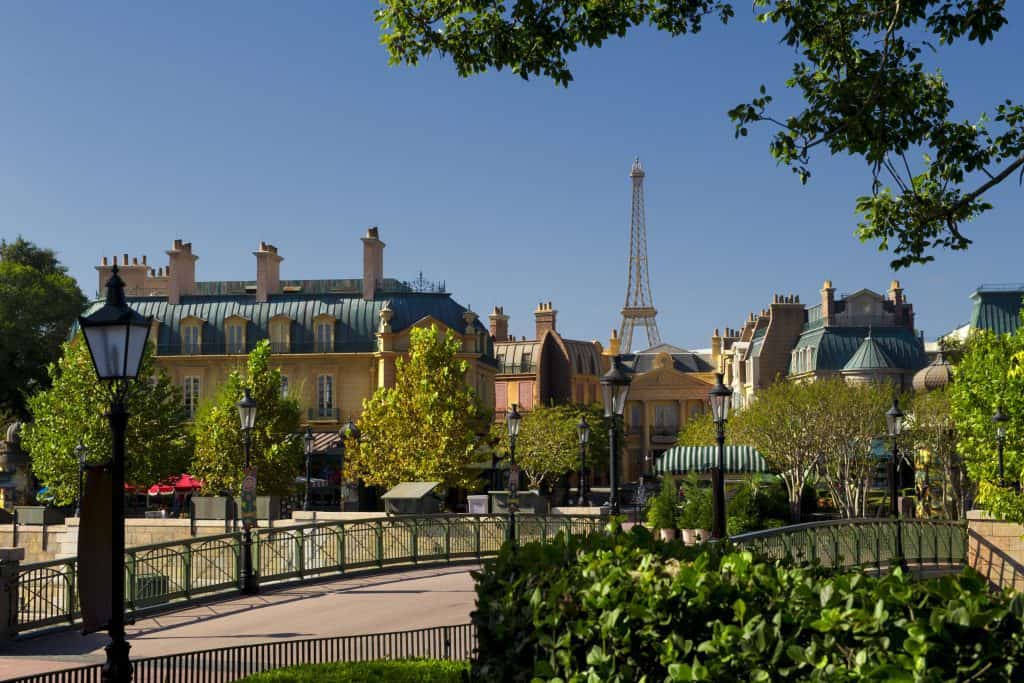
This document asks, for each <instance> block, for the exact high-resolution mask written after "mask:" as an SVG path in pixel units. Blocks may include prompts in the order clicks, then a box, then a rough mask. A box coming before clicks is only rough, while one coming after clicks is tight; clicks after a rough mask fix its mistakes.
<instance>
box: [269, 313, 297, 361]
mask: <svg viewBox="0 0 1024 683" xmlns="http://www.w3.org/2000/svg"><path fill="white" fill-rule="evenodd" d="M291 331H292V321H291V318H289V317H287V316H283V315H280V316H275V317H273V318H271V319H270V350H271V352H272V353H290V352H291Z"/></svg>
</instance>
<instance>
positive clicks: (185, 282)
mask: <svg viewBox="0 0 1024 683" xmlns="http://www.w3.org/2000/svg"><path fill="white" fill-rule="evenodd" d="M167 257H168V260H169V261H170V263H169V264H168V266H167V270H168V274H167V275H168V277H167V303H169V304H180V303H181V297H183V296H186V295H188V294H195V292H196V261H198V260H199V257H198V256H194V255H193V254H192V243H191V242H182V241H181V240H174V246H173V247H171V248H170V249H169V250H168V251H167Z"/></svg>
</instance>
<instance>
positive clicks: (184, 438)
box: [22, 336, 192, 505]
mask: <svg viewBox="0 0 1024 683" xmlns="http://www.w3.org/2000/svg"><path fill="white" fill-rule="evenodd" d="M62 349H63V355H62V356H61V358H60V360H59V361H58V362H57V363H55V364H51V365H50V367H49V378H48V380H49V381H48V383H50V384H52V386H51V387H50V388H49V389H46V390H43V391H40V392H39V393H37V394H35V395H34V396H31V397H30V398H29V399H28V411H29V413H30V414H31V416H32V422H30V423H28V424H26V425H25V426H24V428H23V433H22V445H23V446H24V447H25V449H26V450H27V451H28V452H29V454H30V455H31V458H32V472H33V474H34V475H35V476H36V478H37V479H39V480H40V481H41V482H42V483H43V485H45V486H47V487H48V488H49V491H50V493H51V494H52V495H53V498H54V502H55V503H56V504H58V505H67V504H69V503H71V502H72V501H73V500H74V499H75V496H76V495H77V490H78V458H77V457H76V455H75V447H76V446H77V445H78V443H79V442H81V443H82V444H83V445H84V446H85V447H86V448H87V449H88V455H87V458H86V460H87V462H89V463H92V464H100V463H105V462H107V461H109V460H110V451H111V447H112V446H111V434H110V424H109V423H108V421H107V418H106V417H104V414H105V412H106V410H107V408H108V407H109V404H110V396H109V394H108V393H107V388H106V387H105V386H104V385H103V384H102V383H101V382H100V381H99V380H98V379H97V378H96V371H95V369H94V368H93V364H92V359H91V357H90V356H89V349H88V347H87V346H86V344H85V342H84V340H82V339H81V337H80V336H79V337H76V338H75V339H74V340H72V341H70V342H66V343H65V344H63V346H62ZM139 377H140V379H139V380H138V381H136V382H135V383H134V384H133V385H132V388H131V390H130V391H129V393H128V399H127V404H128V414H129V417H128V432H127V435H126V449H127V451H126V463H125V478H126V480H127V481H129V482H135V483H138V484H142V485H146V486H148V485H149V484H152V483H154V482H157V481H160V480H162V479H165V478H166V477H169V476H171V475H175V474H181V473H182V472H184V471H185V470H186V468H187V466H188V460H189V455H190V454H191V446H192V444H191V440H190V439H189V436H188V433H187V430H186V429H185V419H186V418H185V409H184V405H183V403H182V396H181V391H180V390H179V389H178V388H177V387H175V386H174V385H173V384H171V380H170V378H169V377H168V376H167V373H166V372H164V370H162V369H160V368H158V367H157V366H156V364H155V362H154V360H153V347H152V345H148V346H147V348H146V352H145V354H144V355H143V357H142V367H141V369H140V371H139ZM142 378H149V379H148V380H147V379H142Z"/></svg>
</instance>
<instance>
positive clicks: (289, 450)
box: [192, 339, 303, 496]
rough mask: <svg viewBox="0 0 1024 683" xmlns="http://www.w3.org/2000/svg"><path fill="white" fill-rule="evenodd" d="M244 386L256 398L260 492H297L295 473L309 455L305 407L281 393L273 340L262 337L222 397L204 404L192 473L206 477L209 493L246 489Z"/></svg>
mask: <svg viewBox="0 0 1024 683" xmlns="http://www.w3.org/2000/svg"><path fill="white" fill-rule="evenodd" d="M243 389H249V392H250V395H251V396H252V398H253V399H254V400H255V401H256V404H257V407H256V424H255V426H254V427H253V429H252V434H251V435H250V436H251V439H252V447H251V451H250V462H251V463H252V464H253V465H254V466H255V467H256V491H257V493H259V494H261V495H281V496H284V495H289V494H292V493H295V491H296V488H297V487H296V485H295V477H296V475H297V474H298V473H299V468H300V466H301V464H302V458H303V444H302V439H301V436H300V434H299V421H300V416H301V413H300V410H299V404H298V402H297V401H296V400H295V399H292V398H288V397H285V396H282V395H281V371H280V370H279V369H277V368H274V367H272V366H271V353H270V342H269V341H268V340H266V339H262V340H260V341H259V342H258V343H257V344H256V347H255V348H254V349H253V350H252V351H251V352H249V357H248V359H247V360H246V365H245V368H239V369H238V370H234V371H232V372H231V373H230V374H229V375H228V378H227V381H226V382H224V383H223V384H221V386H220V388H219V389H218V390H217V395H216V396H215V397H214V398H213V399H212V400H210V401H206V402H204V403H202V404H201V405H200V407H199V412H198V413H196V417H195V422H194V423H193V433H194V434H195V441H196V447H195V456H194V457H193V461H192V473H193V474H195V475H196V476H198V477H199V478H200V479H202V480H203V491H204V492H208V493H220V492H221V491H230V492H232V493H235V492H237V491H239V490H241V486H242V476H243V469H244V465H245V455H244V452H243V449H242V427H241V424H240V422H239V418H238V408H237V407H236V405H235V404H236V403H237V402H238V401H239V400H241V398H242V392H243Z"/></svg>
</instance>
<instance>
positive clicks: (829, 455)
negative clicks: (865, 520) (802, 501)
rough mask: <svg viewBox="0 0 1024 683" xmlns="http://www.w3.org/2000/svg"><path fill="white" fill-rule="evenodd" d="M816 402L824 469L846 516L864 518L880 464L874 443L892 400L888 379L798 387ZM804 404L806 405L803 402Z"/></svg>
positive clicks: (882, 429) (834, 499)
mask: <svg viewBox="0 0 1024 683" xmlns="http://www.w3.org/2000/svg"><path fill="white" fill-rule="evenodd" d="M800 388H801V390H803V391H805V392H806V393H807V394H808V396H807V398H808V401H809V403H811V404H815V405H817V406H818V408H816V409H815V410H814V411H813V412H812V413H811V416H812V417H811V419H814V420H816V422H814V423H812V424H811V425H810V427H811V429H812V430H813V431H812V433H813V434H814V435H815V438H816V441H817V442H818V446H817V450H818V452H819V453H820V454H821V470H822V474H823V475H824V476H823V479H824V482H825V484H826V485H827V486H828V491H829V494H830V496H831V498H832V502H833V504H834V505H835V507H836V509H837V510H839V512H840V513H841V514H842V515H843V517H848V518H855V517H864V516H865V514H866V512H867V497H868V490H869V489H870V487H871V482H872V480H873V479H874V475H875V471H876V469H877V467H878V460H876V459H875V457H874V455H872V453H871V446H872V443H873V442H874V440H875V439H876V438H878V437H879V435H882V434H885V431H886V427H885V412H886V410H887V409H888V407H889V406H890V405H891V404H892V396H893V387H892V385H890V384H888V383H879V384H876V383H870V384H848V383H846V382H845V381H844V380H842V379H839V378H836V379H826V380H820V381H817V382H812V383H810V384H804V385H801V386H800ZM805 405H806V404H805Z"/></svg>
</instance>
